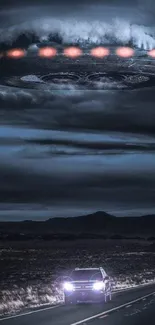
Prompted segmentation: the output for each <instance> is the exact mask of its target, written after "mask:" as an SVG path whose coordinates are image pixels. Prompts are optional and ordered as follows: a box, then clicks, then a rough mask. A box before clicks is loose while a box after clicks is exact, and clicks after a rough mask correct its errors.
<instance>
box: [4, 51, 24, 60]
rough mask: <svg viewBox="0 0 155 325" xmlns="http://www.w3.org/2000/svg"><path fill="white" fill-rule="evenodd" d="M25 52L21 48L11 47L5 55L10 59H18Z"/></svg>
mask: <svg viewBox="0 0 155 325" xmlns="http://www.w3.org/2000/svg"><path fill="white" fill-rule="evenodd" d="M25 54H26V52H25V51H24V50H22V49H11V50H9V51H7V56H8V57H9V58H12V59H20V58H22V57H24V56H25Z"/></svg>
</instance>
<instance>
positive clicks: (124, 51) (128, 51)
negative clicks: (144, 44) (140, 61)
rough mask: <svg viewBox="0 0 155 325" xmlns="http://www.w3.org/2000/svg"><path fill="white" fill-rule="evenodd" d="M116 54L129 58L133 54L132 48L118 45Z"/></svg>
mask: <svg viewBox="0 0 155 325" xmlns="http://www.w3.org/2000/svg"><path fill="white" fill-rule="evenodd" d="M116 54H117V55H118V56H121V57H122V58H129V57H131V56H133V55H134V50H133V49H132V48H131V47H119V48H118V49H117V50H116Z"/></svg>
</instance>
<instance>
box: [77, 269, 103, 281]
mask: <svg viewBox="0 0 155 325" xmlns="http://www.w3.org/2000/svg"><path fill="white" fill-rule="evenodd" d="M71 279H72V281H85V280H86V281H91V280H92V281H93V280H94V281H96V280H99V281H101V280H102V274H101V272H100V271H98V270H78V271H73V272H72V274H71Z"/></svg>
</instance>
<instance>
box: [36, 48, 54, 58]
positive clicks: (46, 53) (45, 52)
mask: <svg viewBox="0 0 155 325" xmlns="http://www.w3.org/2000/svg"><path fill="white" fill-rule="evenodd" d="M56 54H57V50H56V49H55V48H53V47H43V48H41V49H39V52H38V55H39V56H41V57H45V58H51V57H53V56H55V55H56Z"/></svg>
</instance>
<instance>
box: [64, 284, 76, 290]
mask: <svg viewBox="0 0 155 325" xmlns="http://www.w3.org/2000/svg"><path fill="white" fill-rule="evenodd" d="M64 289H65V290H66V291H73V290H74V286H73V284H72V283H70V282H65V283H64Z"/></svg>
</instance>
